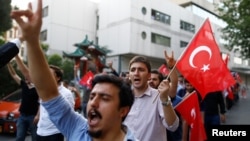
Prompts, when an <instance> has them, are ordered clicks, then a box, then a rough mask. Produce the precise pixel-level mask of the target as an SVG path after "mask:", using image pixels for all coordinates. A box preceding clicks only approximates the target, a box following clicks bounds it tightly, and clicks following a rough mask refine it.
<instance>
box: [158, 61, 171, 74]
mask: <svg viewBox="0 0 250 141" xmlns="http://www.w3.org/2000/svg"><path fill="white" fill-rule="evenodd" d="M158 71H159V72H160V73H162V74H163V75H164V76H166V75H168V74H169V70H168V68H167V66H166V65H165V64H162V65H161V66H160V67H159V69H158Z"/></svg>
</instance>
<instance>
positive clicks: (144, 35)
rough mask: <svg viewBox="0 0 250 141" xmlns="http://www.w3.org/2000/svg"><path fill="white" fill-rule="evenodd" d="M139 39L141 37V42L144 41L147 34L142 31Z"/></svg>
mask: <svg viewBox="0 0 250 141" xmlns="http://www.w3.org/2000/svg"><path fill="white" fill-rule="evenodd" d="M141 37H142V39H143V40H145V39H146V37H147V34H146V32H145V31H143V32H142V33H141Z"/></svg>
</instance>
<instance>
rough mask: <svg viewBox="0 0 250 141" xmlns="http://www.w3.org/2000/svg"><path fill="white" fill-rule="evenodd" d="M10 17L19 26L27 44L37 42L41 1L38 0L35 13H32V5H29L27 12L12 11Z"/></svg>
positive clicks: (40, 22)
mask: <svg viewBox="0 0 250 141" xmlns="http://www.w3.org/2000/svg"><path fill="white" fill-rule="evenodd" d="M11 17H12V18H13V19H15V20H16V22H17V23H18V24H19V26H20V28H21V32H22V35H23V38H24V40H26V41H29V43H32V42H34V41H39V40H38V39H39V34H40V30H41V26H42V0H38V5H37V10H36V11H35V12H33V11H32V5H31V3H29V4H28V9H27V10H14V11H12V12H11ZM22 17H25V18H26V19H25V20H24V19H23V18H22Z"/></svg>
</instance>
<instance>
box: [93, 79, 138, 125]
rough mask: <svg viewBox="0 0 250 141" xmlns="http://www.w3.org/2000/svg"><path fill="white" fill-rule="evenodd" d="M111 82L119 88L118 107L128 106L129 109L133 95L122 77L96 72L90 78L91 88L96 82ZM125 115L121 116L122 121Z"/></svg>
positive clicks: (132, 101)
mask: <svg viewBox="0 0 250 141" xmlns="http://www.w3.org/2000/svg"><path fill="white" fill-rule="evenodd" d="M103 82H105V83H111V84H113V85H115V86H116V87H117V88H119V90H120V91H119V100H120V101H119V108H121V107H126V106H128V107H129V109H130V108H131V106H132V104H133V103H134V95H133V92H132V89H131V87H130V85H129V84H128V83H126V82H125V81H124V80H123V79H122V78H120V77H117V76H115V75H109V74H96V75H95V76H94V78H93V80H92V88H93V87H94V86H95V85H96V84H97V83H103ZM125 118H126V116H124V117H123V118H122V121H124V120H125Z"/></svg>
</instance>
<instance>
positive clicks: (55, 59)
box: [48, 54, 62, 67]
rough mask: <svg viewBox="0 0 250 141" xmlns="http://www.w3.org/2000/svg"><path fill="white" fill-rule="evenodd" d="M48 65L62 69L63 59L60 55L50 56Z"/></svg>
mask: <svg viewBox="0 0 250 141" xmlns="http://www.w3.org/2000/svg"><path fill="white" fill-rule="evenodd" d="M48 63H49V64H50V65H55V66H58V67H61V66H62V57H61V56H60V55H58V54H53V55H51V56H49V58H48Z"/></svg>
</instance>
